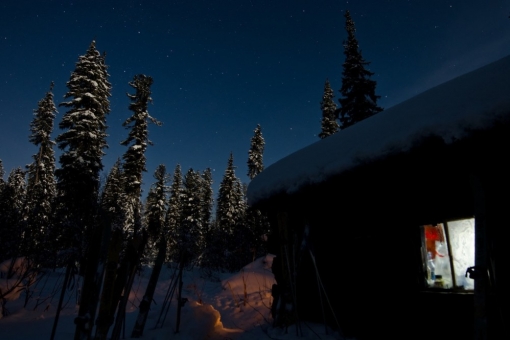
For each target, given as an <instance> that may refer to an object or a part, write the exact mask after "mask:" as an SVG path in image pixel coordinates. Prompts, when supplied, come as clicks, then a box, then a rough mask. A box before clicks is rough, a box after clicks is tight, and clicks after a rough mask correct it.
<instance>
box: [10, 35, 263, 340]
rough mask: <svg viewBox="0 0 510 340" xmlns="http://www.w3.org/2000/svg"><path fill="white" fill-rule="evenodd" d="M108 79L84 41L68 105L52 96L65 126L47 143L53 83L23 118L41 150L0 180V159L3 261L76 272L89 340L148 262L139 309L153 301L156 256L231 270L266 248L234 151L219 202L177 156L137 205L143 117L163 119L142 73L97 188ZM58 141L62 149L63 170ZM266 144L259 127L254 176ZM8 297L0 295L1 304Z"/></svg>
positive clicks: (105, 328)
mask: <svg viewBox="0 0 510 340" xmlns="http://www.w3.org/2000/svg"><path fill="white" fill-rule="evenodd" d="M108 77H109V74H108V72H107V66H106V63H105V55H104V54H103V55H101V54H100V53H99V52H98V51H97V49H96V44H95V41H92V43H91V44H90V46H89V48H88V50H87V52H86V53H85V54H84V55H82V56H80V57H79V60H78V62H77V63H76V67H75V70H74V71H73V72H72V74H71V77H70V79H69V81H68V82H67V84H66V85H67V88H68V91H67V93H66V94H65V99H66V101H64V102H62V103H59V104H58V105H59V106H63V107H65V108H66V109H67V111H66V112H65V114H64V115H63V117H62V120H61V122H60V123H59V125H58V127H59V128H60V130H61V133H60V134H59V135H58V136H57V137H56V139H55V140H52V139H51V135H52V133H53V127H54V120H55V114H56V112H57V109H56V105H55V103H54V98H53V93H52V91H53V86H54V85H53V83H52V84H51V85H50V88H49V90H48V92H47V93H46V94H45V96H44V97H43V99H41V100H40V101H39V103H38V105H37V109H35V110H34V117H33V121H32V123H31V125H30V131H31V134H30V136H29V141H30V142H31V143H32V144H34V145H35V146H36V147H37V149H38V152H37V153H36V154H34V155H33V157H32V163H31V164H29V165H28V166H26V169H22V168H21V167H18V168H15V169H13V170H12V171H11V172H10V174H9V175H8V177H7V179H6V180H5V179H4V175H5V173H4V169H3V165H2V162H1V160H0V263H1V262H4V261H6V260H12V263H13V264H14V262H15V259H17V258H18V259H19V258H23V259H24V261H25V262H24V263H25V264H26V268H27V269H29V270H28V271H27V272H37V271H39V270H43V268H58V267H60V268H66V271H67V275H66V277H68V276H69V275H70V273H73V272H77V273H79V274H80V275H82V276H83V278H84V279H83V280H84V281H83V288H82V299H81V300H82V302H81V303H80V310H79V316H78V318H77V319H76V325H77V329H76V337H77V338H81V337H90V336H91V334H90V332H91V329H92V328H93V327H92V325H93V323H94V322H95V323H96V324H97V327H96V334H95V337H96V338H98V339H101V338H105V337H106V334H108V332H109V330H110V328H111V327H112V326H114V328H113V333H114V334H115V332H116V328H115V327H116V326H117V321H116V325H114V324H113V320H114V315H115V313H118V315H121V314H122V305H123V303H125V301H123V300H125V299H124V298H125V296H122V295H121V294H122V291H123V290H126V291H129V290H130V284H132V281H133V280H132V278H133V275H134V274H135V272H136V270H137V269H138V268H139V266H140V265H142V264H147V263H150V264H152V265H153V266H154V270H153V277H151V280H150V282H149V284H148V287H147V289H146V293H145V294H146V297H147V298H146V299H145V298H144V302H143V303H144V304H145V305H141V306H140V311H141V312H142V311H144V310H145V311H147V310H148V308H149V305H150V301H152V295H151V294H154V288H155V283H156V282H157V280H158V274H159V271H160V270H161V266H162V265H163V263H164V262H167V261H173V262H176V263H178V264H179V266H180V267H181V268H184V267H187V266H202V267H207V268H211V269H215V270H227V271H234V270H238V269H240V268H241V267H243V266H244V265H246V264H247V263H249V262H251V261H252V260H253V258H254V256H257V255H261V254H264V248H263V242H262V236H263V235H264V234H265V233H267V231H268V225H267V222H265V219H264V218H263V216H262V215H261V214H260V212H258V211H254V210H253V209H249V208H248V205H247V202H246V196H245V191H246V190H245V185H243V184H242V183H241V181H240V179H239V178H238V177H237V176H236V174H235V166H234V159H233V155H232V154H230V157H229V159H228V162H227V164H226V165H227V168H226V170H225V174H224V177H223V180H222V181H221V183H220V186H219V192H218V196H217V199H216V202H214V193H213V189H212V173H211V169H205V170H203V171H198V170H194V169H191V168H190V169H188V170H187V171H186V173H185V174H183V173H182V169H181V167H180V165H179V164H177V165H176V167H175V170H174V172H173V174H172V175H170V174H169V173H167V170H166V167H165V165H163V164H161V165H159V166H158V168H157V169H156V171H155V173H154V180H153V184H152V186H151V188H150V190H149V192H148V194H147V197H146V199H145V201H144V202H143V201H142V188H141V185H142V177H143V174H144V173H145V172H146V158H145V152H146V149H147V147H148V146H150V145H151V141H150V140H149V139H148V129H149V123H152V124H154V125H156V126H158V125H161V123H160V122H159V121H158V120H157V119H155V118H153V117H152V116H150V114H149V111H148V105H149V104H150V103H151V102H152V98H151V85H152V82H153V79H152V78H151V77H149V76H146V75H136V76H135V77H134V78H133V80H132V81H131V82H130V83H129V85H130V86H131V87H132V89H133V93H130V94H129V93H128V95H127V96H128V98H129V100H130V103H129V106H128V107H129V110H130V112H131V116H130V117H128V118H127V119H126V121H125V122H124V123H123V126H125V127H126V128H127V130H128V134H127V137H126V138H125V139H124V140H123V141H122V143H121V144H122V145H124V146H126V151H125V153H124V154H123V155H121V156H120V157H119V158H118V160H117V162H116V163H115V165H114V166H113V167H112V169H110V171H109V172H108V175H107V178H106V181H105V182H104V183H103V184H102V185H101V181H100V176H101V174H102V171H103V170H104V169H103V163H102V158H103V155H104V154H105V153H104V149H105V148H107V143H106V136H107V133H106V128H107V124H106V120H107V116H108V114H109V112H110V103H109V97H110V96H111V85H110V83H109V81H108ZM55 146H57V147H58V148H59V149H60V150H61V154H60V158H59V166H58V165H57V164H56V159H55V151H54V147H55ZM263 150H264V139H263V137H262V134H261V128H260V126H257V128H256V129H255V131H254V137H253V138H252V141H251V147H250V150H249V152H248V154H249V156H248V167H249V176H250V178H253V177H254V176H256V174H258V173H259V172H260V171H262V168H263V165H262V155H263ZM214 203H215V204H214ZM214 206H216V211H215V213H213V209H214ZM10 275H14V270H13V272H12V273H7V276H10ZM100 292H102V294H101V295H100ZM8 293H9V292H3V291H0V301H2V303H3V304H5V301H3V297H4V296H6V295H7V294H8ZM117 306H119V308H117ZM124 308H125V305H124ZM3 311H4V309H3V308H2V312H3ZM96 311H98V312H97V315H96ZM96 318H97V321H96ZM117 319H119V318H117ZM137 326H138V331H137V332H135V331H133V332H134V333H133V334H134V335H136V334H138V335H139V336H140V335H141V331H143V325H137ZM114 337H115V335H114Z"/></svg>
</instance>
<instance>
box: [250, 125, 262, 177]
mask: <svg viewBox="0 0 510 340" xmlns="http://www.w3.org/2000/svg"><path fill="white" fill-rule="evenodd" d="M265 144H266V142H265V141H264V137H262V129H261V127H260V124H257V127H256V128H255V130H254V134H253V137H252V138H251V146H250V150H249V151H248V177H250V179H254V178H255V176H257V175H258V174H259V173H261V172H262V170H264V163H263V161H262V158H263V155H264V145H265Z"/></svg>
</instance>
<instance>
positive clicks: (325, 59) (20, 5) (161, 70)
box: [0, 0, 510, 195]
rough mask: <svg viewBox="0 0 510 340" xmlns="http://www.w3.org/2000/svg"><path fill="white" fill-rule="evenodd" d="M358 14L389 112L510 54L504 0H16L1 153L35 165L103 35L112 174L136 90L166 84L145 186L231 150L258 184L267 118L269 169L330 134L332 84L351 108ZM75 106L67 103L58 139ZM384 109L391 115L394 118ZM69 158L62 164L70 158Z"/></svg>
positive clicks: (1, 24)
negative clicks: (348, 20) (327, 88)
mask: <svg viewBox="0 0 510 340" xmlns="http://www.w3.org/2000/svg"><path fill="white" fill-rule="evenodd" d="M345 10H349V11H350V12H351V16H352V18H353V20H354V22H355V24H356V29H357V31H356V37H357V39H358V41H359V44H360V48H361V51H362V55H363V57H364V58H365V59H366V60H367V61H369V62H370V65H369V69H370V70H371V71H372V72H374V73H375V74H374V76H373V77H372V79H374V80H375V81H376V82H377V88H376V94H378V95H380V96H381V98H380V100H379V102H378V104H379V105H380V106H382V107H383V108H389V107H391V106H393V105H395V104H398V103H399V102H401V101H403V100H406V99H408V98H410V97H412V96H414V95H416V94H418V93H420V92H423V91H424V90H426V89H428V88H431V87H433V86H435V85H438V84H440V83H442V82H444V81H447V80H449V79H452V78H454V77H456V76H458V75H461V74H463V73H466V72H468V71H471V70H473V69H476V68H478V67H480V66H483V65H485V64H488V63H490V62H492V61H495V60H498V59H499V58H502V57H504V56H506V55H508V54H510V19H509V15H510V2H509V1H507V0H506V1H503V0H477V1H475V0H452V1H444V0H351V1H338V0H315V1H310V0H292V1H291V0H214V1H211V0H193V1H189V0H182V1H174V0H138V1H134V0H121V1H116V0H115V1H112V0H88V1H85V0H77V1H54V0H45V1H39V0H17V1H2V2H1V3H0V159H2V161H3V164H4V168H5V171H6V175H5V177H7V174H8V173H9V172H10V171H11V169H13V168H15V167H17V166H21V167H24V166H25V165H26V164H28V163H30V162H31V156H32V154H34V153H36V147H35V146H34V145H32V144H30V143H29V141H28V136H29V134H30V131H29V125H30V122H31V121H32V118H33V110H34V109H36V108H37V103H38V101H39V100H40V99H41V98H43V97H44V95H45V93H46V92H47V91H48V89H49V85H50V82H51V81H54V82H55V88H54V91H53V92H54V94H55V103H56V105H58V104H59V103H61V102H62V101H64V98H63V95H64V94H65V92H66V91H67V88H66V86H65V84H66V82H67V81H68V80H69V76H70V74H71V72H72V71H73V70H74V66H75V63H76V62H77V60H78V57H79V56H80V55H84V54H85V52H86V51H87V49H88V47H89V45H90V43H91V41H92V40H95V41H96V47H97V49H98V50H99V51H100V52H103V51H104V52H106V64H107V65H108V66H109V68H108V72H109V74H110V78H109V81H110V82H111V84H112V87H113V88H112V97H111V98H110V103H111V113H110V115H109V116H108V117H107V125H108V126H109V128H108V134H109V137H108V144H109V149H107V150H106V153H107V154H106V156H105V157H104V160H103V163H104V168H105V172H106V171H108V170H109V169H110V168H111V166H112V165H113V163H114V162H115V160H116V159H117V158H119V157H121V156H122V154H123V153H124V152H125V150H126V147H124V146H121V145H120V142H121V141H122V140H123V139H125V138H126V136H127V133H128V131H127V130H126V129H125V128H123V127H122V122H123V121H124V120H125V119H126V118H127V117H129V115H130V111H129V110H128V109H127V108H128V105H129V99H128V98H127V96H126V92H129V93H133V92H134V91H133V89H132V88H131V87H130V86H129V85H128V82H129V81H131V80H132V78H133V76H134V75H136V74H146V75H149V76H151V77H153V78H154V84H153V85H152V98H153V100H154V103H153V104H152V105H150V106H149V113H150V114H151V115H152V116H153V117H155V118H157V119H158V120H160V121H161V122H162V123H163V125H162V126H161V127H158V126H155V125H151V126H150V127H149V138H150V139H151V140H152V141H153V143H154V145H153V146H150V147H149V148H148V150H147V153H146V156H147V170H148V172H147V173H146V174H145V175H144V191H145V193H146V192H147V191H148V185H150V184H151V183H152V182H153V177H152V174H153V172H154V170H155V169H156V167H157V165H158V164H165V165H166V166H167V171H168V172H169V173H173V170H174V168H175V166H176V164H178V163H179V164H180V165H181V166H182V169H183V172H186V171H187V170H188V169H189V168H193V169H195V170H204V169H205V168H207V167H210V168H211V169H212V170H213V176H214V178H213V179H214V182H215V184H214V190H215V195H216V194H217V189H218V185H219V183H220V181H221V179H222V177H223V174H224V171H225V168H226V165H227V160H228V158H229V155H230V152H232V153H233V156H234V164H235V165H236V166H237V169H236V175H237V176H238V177H239V178H240V179H241V180H242V181H243V182H245V183H248V182H249V178H248V176H247V175H246V173H247V164H246V162H247V157H248V150H249V147H250V139H251V137H252V136H253V130H254V129H255V127H256V126H257V124H260V125H261V127H262V133H263V136H264V138H265V141H266V147H265V153H264V164H265V166H266V167H267V166H269V165H270V164H272V163H274V162H276V161H277V160H279V159H281V158H282V157H285V156H287V155H288V154H290V153H292V152H294V151H296V150H298V149H301V148H303V147H305V146H307V145H310V144H312V143H314V142H316V141H318V140H319V138H318V137H317V135H318V134H319V132H320V121H321V111H320V101H321V98H322V94H323V89H324V82H325V80H326V79H327V78H328V79H329V81H330V83H331V86H332V88H333V89H334V90H335V96H336V98H335V100H338V97H339V92H338V90H339V89H340V87H341V77H342V75H341V74H342V63H343V61H344V55H343V46H342V43H343V41H344V39H346V32H345V28H344V25H345V19H344V16H343V13H344V11H345ZM65 110H66V108H65V107H60V108H58V111H59V113H58V114H57V118H56V120H55V130H54V136H56V135H57V134H59V133H60V132H61V131H59V129H58V123H59V122H60V120H61V117H62V115H63V114H64V113H65ZM381 114H383V113H381ZM56 152H57V166H58V154H59V151H58V150H57V149H56Z"/></svg>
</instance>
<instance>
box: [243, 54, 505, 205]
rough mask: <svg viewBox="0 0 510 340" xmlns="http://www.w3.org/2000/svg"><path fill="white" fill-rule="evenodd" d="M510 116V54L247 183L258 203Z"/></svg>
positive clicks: (250, 196)
mask: <svg viewBox="0 0 510 340" xmlns="http://www.w3.org/2000/svg"><path fill="white" fill-rule="evenodd" d="M509 116H510V56H509V57H505V58H503V59H500V60H498V61H496V62H494V63H491V64H489V65H486V66H484V67H481V68H479V69H477V70H475V71H472V72H470V73H467V74H465V75H462V76H460V77H457V78H455V79H453V80H450V81H448V82H446V83H443V84H441V85H438V86H436V87H434V88H432V89H430V90H427V91H425V92H423V93H421V94H419V95H417V96H415V97H413V98H411V99H409V100H407V101H404V102H402V103H400V104H398V105H395V106H393V107H391V108H389V109H387V110H385V111H383V112H381V113H379V114H377V115H375V116H372V117H370V118H369V119H366V120H364V121H362V122H360V123H357V124H356V125H353V126H351V127H349V128H348V129H345V130H341V131H339V132H338V133H336V134H334V135H332V136H330V137H328V138H326V139H323V140H320V141H318V142H316V143H314V144H312V145H310V146H308V147H305V148H303V149H301V150H299V151H297V152H295V153H293V154H291V155H289V156H287V157H285V158H283V159H281V160H280V161H278V162H276V163H274V164H273V165H271V166H269V167H268V168H266V169H265V170H264V171H263V172H261V173H260V174H259V175H257V177H256V178H254V179H253V180H252V181H251V183H250V185H249V186H248V202H249V204H255V203H257V202H258V201H260V200H263V199H266V198H268V197H270V196H271V195H274V194H277V193H282V192H286V193H292V192H295V191H296V190H298V189H300V188H301V187H303V186H305V185H307V184H314V183H320V182H322V181H324V180H326V179H328V178H329V177H331V176H332V175H335V174H339V173H341V172H343V171H345V170H347V169H350V168H352V167H354V166H356V164H358V163H359V162H360V161H367V160H372V159H378V158H383V157H385V156H386V155H388V154H391V153H396V152H402V151H406V150H409V148H411V147H412V146H413V145H414V144H415V143H416V142H417V141H419V140H420V139H421V138H423V137H425V136H431V135H437V136H441V137H442V138H443V139H444V140H445V141H446V142H451V141H453V140H455V139H462V138H463V137H464V136H465V134H466V133H467V132H466V131H467V130H468V129H471V128H484V127H487V126H490V125H492V124H494V122H495V121H496V120H497V119H500V118H508V117H509Z"/></svg>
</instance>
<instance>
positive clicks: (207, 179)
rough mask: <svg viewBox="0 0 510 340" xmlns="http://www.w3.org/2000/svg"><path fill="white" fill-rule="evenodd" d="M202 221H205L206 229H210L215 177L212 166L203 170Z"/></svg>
mask: <svg viewBox="0 0 510 340" xmlns="http://www.w3.org/2000/svg"><path fill="white" fill-rule="evenodd" d="M201 183H202V188H201V193H202V200H201V202H202V221H203V223H204V227H205V230H208V229H209V225H210V223H211V216H212V209H213V205H214V198H213V189H212V185H213V178H212V171H211V168H207V169H205V170H204V171H203V172H202V181H201Z"/></svg>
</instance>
